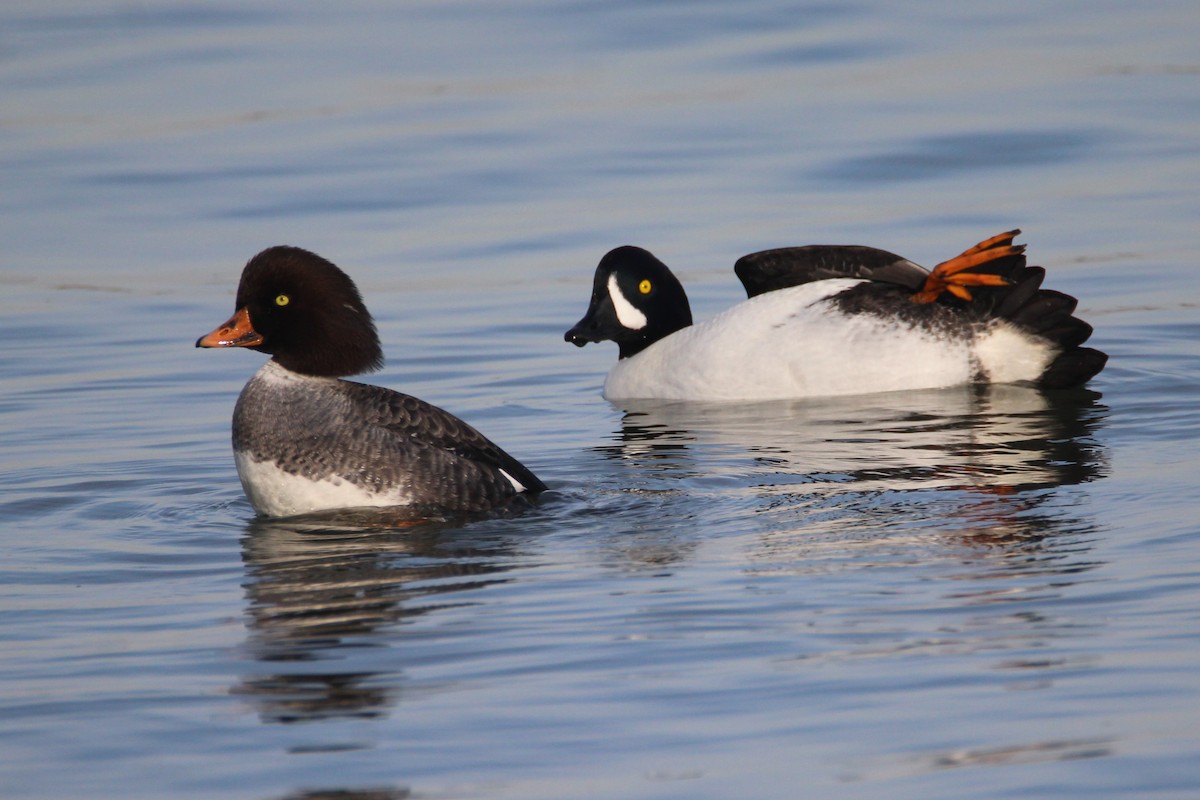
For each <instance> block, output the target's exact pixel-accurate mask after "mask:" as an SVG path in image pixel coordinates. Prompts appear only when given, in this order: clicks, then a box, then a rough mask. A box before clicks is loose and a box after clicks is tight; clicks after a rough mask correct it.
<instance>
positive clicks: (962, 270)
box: [912, 230, 1025, 303]
mask: <svg viewBox="0 0 1200 800" xmlns="http://www.w3.org/2000/svg"><path fill="white" fill-rule="evenodd" d="M1020 232H1021V231H1020V230H1011V231H1005V232H1004V233H998V234H996V235H995V236H993V237H991V238H990V239H984V240H983V241H982V242H980V243H979V244H977V245H974V246H973V247H969V248H967V249H966V250H964V251H962V252H961V253H959V254H958V255H956V256H955V257H954V258H951V259H949V260H947V261H943V262H942V263H940V264H938V265H937V266H936V267H934V268H933V271H932V272H930V273H929V277H928V278H926V279H925V285H924V286H922V287H921V290H920V291H919V292H917V293H916V294H914V295H913V296H912V299H913V302H914V303H932V302H933V301H934V300H937V299H938V298H939V297H941V296H942V292H949V293H950V294H952V295H954V296H955V297H957V298H959V299H960V300H965V301H967V302H970V301H971V299H972V298H971V291H970V290H969V289H968V288H967V287H968V286H1008V285H1009V283H1010V281H1009V280H1008V279H1007V278H1005V277H1003V276H1001V275H991V274H988V273H977V272H967V270H969V269H972V268H974V267H978V266H980V265H981V264H987V263H988V262H990V261H995V260H996V259H998V258H1005V257H1006V256H1015V255H1020V254H1021V253H1023V252H1025V245H1023V244H1013V243H1012V241H1013V239H1014V238H1015V237H1016V236H1017V234H1019V233H1020Z"/></svg>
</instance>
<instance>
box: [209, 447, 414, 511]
mask: <svg viewBox="0 0 1200 800" xmlns="http://www.w3.org/2000/svg"><path fill="white" fill-rule="evenodd" d="M233 458H234V463H235V464H236V465H237V471H238V477H239V478H241V480H242V489H244V490H245V492H246V498H247V499H248V500H249V501H250V505H252V506H254V510H255V511H257V512H258V513H260V514H265V515H266V516H268V517H290V516H293V515H295V514H308V513H310V512H313V511H326V510H329V509H335V508H359V507H367V506H371V507H382V506H403V505H409V504H410V503H411V502H412V500H411V499H410V498H408V497H406V496H405V495H404V493H403V492H401V491H394V492H391V493H383V494H380V493H376V492H371V491H368V490H366V489H363V488H361V487H359V486H355V485H354V484H352V483H349V482H347V481H344V480H341V479H332V480H313V479H312V478H306V477H304V476H302V475H294V474H292V473H290V472H287V471H285V470H282V469H280V468H279V467H278V466H276V465H275V464H274V463H272V462H270V461H255V460H254V459H253V458H251V457H250V456H249V455H247V454H245V453H238V452H235V453H234V454H233Z"/></svg>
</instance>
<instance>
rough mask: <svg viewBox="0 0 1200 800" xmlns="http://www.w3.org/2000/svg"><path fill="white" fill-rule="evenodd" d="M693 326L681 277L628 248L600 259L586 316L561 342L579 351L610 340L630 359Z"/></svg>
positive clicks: (646, 254)
mask: <svg viewBox="0 0 1200 800" xmlns="http://www.w3.org/2000/svg"><path fill="white" fill-rule="evenodd" d="M691 324H692V309H691V306H689V305H688V299H687V293H686V292H684V290H683V285H682V284H681V283H680V282H679V279H678V278H676V277H675V276H674V275H673V274H671V270H669V269H667V265H666V264H664V263H662V262H661V261H659V260H658V259H657V258H655V257H654V256H653V255H652V254H651V253H650V252H649V251H648V250H643V249H642V248H640V247H630V246H625V247H618V248H616V249H615V250H610V251H609V252H608V253H607V254H606V255H605V256H604V258H602V259H600V264H599V265H598V266H597V267H596V277H595V279H594V280H593V282H592V301H591V303H590V304H589V305H588V310H587V313H586V314H584V315H583V319H581V320H579V322H577V323H576V324H575V327H573V328H571V330H569V331H567V332H566V334H565V335H564V336H563V338H564V339H565V340H566V341H568V342H570V343H571V344H573V345H575V346H577V347H583V346H584V345H585V344H587V343H588V342H603V341H609V340H611V341H614V342H616V343H617V347H619V348H620V357H621V358H629V357H630V356H632V355H636V354H637V353H640V352H641V351H642V350H644V349H646V348H647V347H649V346H650V345H652V344H654V343H655V342H657V341H658V340H659V339H662V338H663V337H664V336H669V335H671V334H672V333H674V332H675V331H677V330H680V329H681V328H686V327H687V326H689V325H691Z"/></svg>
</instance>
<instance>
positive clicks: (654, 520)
mask: <svg viewBox="0 0 1200 800" xmlns="http://www.w3.org/2000/svg"><path fill="white" fill-rule="evenodd" d="M1198 26H1200V18H1197V17H1196V14H1195V13H1194V9H1193V8H1192V6H1191V5H1189V4H1186V3H1182V2H1176V3H1172V2H1156V3H1150V4H1142V5H1140V6H1137V7H1131V6H1129V5H1128V4H1119V3H1100V4H1097V3H1089V4H1080V3H1074V4H1072V3H1068V4H1059V5H1057V6H1054V7H1047V6H1045V4H1037V3H1017V4H1015V5H1013V4H1009V5H1006V6H1004V7H996V6H994V5H988V4H967V5H963V4H961V3H931V4H924V5H922V6H921V7H920V8H919V9H913V8H901V7H898V6H897V7H893V6H891V5H888V4H882V3H867V4H857V5H855V4H845V3H832V4H831V3H825V4H791V3H773V2H758V1H757V0H755V1H752V2H744V3H740V4H734V5H727V4H719V3H712V4H703V3H702V4H694V3H687V4H682V3H667V2H652V3H568V4H548V3H525V4H514V3H500V4H496V3H486V4H484V3H472V2H456V3H409V4H403V5H402V6H399V7H392V6H389V5H387V4H375V3H367V2H351V3H342V4H339V5H337V6H336V8H335V7H330V8H328V9H321V8H312V7H301V6H296V5H294V4H286V3H266V4H258V5H256V6H255V7H254V8H253V9H250V10H243V9H240V8H237V7H235V6H232V5H227V6H223V5H220V4H216V5H214V4H195V3H193V4H190V5H187V4H185V5H182V6H180V5H178V4H168V3H161V2H159V3H156V2H148V3H140V4H136V5H113V6H95V5H92V4H83V3H74V2H62V3H51V4H46V3H9V4H7V5H6V6H5V7H4V9H3V10H2V11H0V87H2V89H3V94H4V97H5V103H4V110H3V112H0V165H2V168H3V172H4V175H5V179H4V181H3V182H2V183H0V239H2V240H3V242H4V255H3V256H2V257H0V386H2V387H3V388H2V391H0V425H2V430H3V436H2V437H0V470H2V471H3V474H4V492H3V494H0V537H2V545H3V552H4V554H5V555H4V559H3V564H2V566H0V608H2V609H3V611H4V613H3V615H2V616H0V643H2V644H3V647H0V720H3V724H2V725H0V789H2V792H0V793H2V794H3V795H4V796H5V797H6V798H7V797H13V798H17V797H20V798H61V797H75V796H78V797H84V796H86V797H100V798H106V797H113V798H115V797H120V798H141V797H145V798H161V797H173V798H193V797H194V798H209V797H216V796H220V797H236V798H242V797H245V798H264V799H268V798H269V799H271V800H277V799H282V798H289V799H291V798H320V797H331V796H336V797H353V798H359V799H360V800H368V798H371V799H375V798H400V797H408V796H412V797H437V798H448V797H455V798H458V797H464V798H465V797H513V798H516V797H520V798H562V797H596V798H625V797H628V798H674V797H707V798H728V797H740V796H745V797H762V798H768V797H780V798H792V797H798V796H813V797H824V796H830V797H856V798H859V797H861V798H896V797H922V798H956V799H957V798H964V797H971V798H1009V797H1015V796H1020V797H1054V798H1076V797H1077V798H1089V799H1090V798H1096V797H1101V798H1103V797H1134V796H1136V797H1160V798H1168V797H1179V798H1185V797H1187V798H1190V797H1194V796H1195V795H1196V792H1197V791H1200V766H1197V765H1200V726H1198V725H1197V722H1196V720H1197V719H1198V718H1200V677H1197V676H1200V671H1198V670H1197V668H1196V666H1197V663H1198V662H1200V639H1198V638H1197V636H1196V632H1197V630H1198V629H1200V628H1198V624H1197V623H1198V622H1200V613H1198V612H1197V610H1196V609H1197V602H1196V598H1197V594H1196V586H1197V581H1198V578H1200V556H1198V552H1197V548H1198V544H1200V543H1198V536H1197V533H1198V525H1197V522H1196V519H1197V516H1198V513H1197V512H1198V505H1197V500H1196V497H1195V486H1196V479H1195V476H1196V475H1197V474H1200V463H1198V460H1197V448H1196V440H1197V432H1198V430H1200V412H1198V411H1197V405H1196V401H1195V398H1196V390H1197V387H1198V383H1200V363H1198V355H1200V351H1198V350H1197V345H1196V342H1197V341H1198V339H1200V325H1198V324H1197V317H1196V313H1197V304H1198V302H1200V280H1198V278H1197V273H1196V271H1195V269H1194V263H1193V262H1194V253H1195V252H1197V242H1196V226H1195V219H1196V210H1197V207H1196V200H1195V187H1196V186H1197V185H1198V183H1200V180H1198V179H1200V175H1198V172H1200V169H1198V165H1200V159H1198V158H1197V156H1198V155H1200V147H1198V145H1197V141H1200V139H1198V138H1197V137H1198V134H1200V105H1198V104H1197V102H1196V97H1197V92H1196V89H1197V76H1198V75H1200V64H1198V63H1197V61H1196V58H1195V45H1194V43H1195V41H1196V38H1197V34H1198V33H1200V31H1198ZM1013 227H1021V228H1023V229H1024V230H1025V234H1024V236H1023V241H1026V242H1028V243H1029V245H1030V251H1029V252H1030V255H1031V258H1032V260H1033V261H1034V262H1035V263H1041V264H1044V265H1046V266H1047V268H1048V269H1049V272H1050V278H1049V281H1048V284H1049V285H1051V286H1052V287H1053V288H1056V289H1060V290H1063V291H1066V292H1069V293H1071V294H1074V295H1075V296H1077V297H1079V298H1080V299H1081V304H1080V314H1081V315H1082V316H1083V317H1084V318H1086V319H1088V320H1089V321H1090V322H1092V323H1093V324H1094V325H1095V327H1096V334H1095V336H1094V338H1093V343H1094V344H1095V345H1096V346H1098V347H1100V348H1101V349H1104V350H1105V351H1107V352H1108V353H1110V354H1111V356H1112V360H1111V362H1110V365H1109V367H1108V368H1107V369H1106V370H1105V371H1104V372H1103V373H1102V374H1101V375H1100V376H1099V377H1098V378H1097V379H1096V380H1095V381H1094V382H1093V384H1092V385H1091V387H1090V389H1089V390H1088V391H1080V392H1072V393H1067V394H1064V395H1058V396H1047V395H1043V394H1040V393H1038V392H1035V391H1032V390H1029V389H1025V388H1020V387H993V388H991V389H987V390H976V389H953V390H945V391H931V392H914V393H905V394H888V395H877V396H866V397H860V398H839V399H837V400H836V401H822V400H813V401H808V402H787V403H767V404H749V405H739V406H712V405H704V404H699V405H696V404H670V403H666V404H664V403H629V404H625V405H620V406H617V405H613V404H609V403H607V402H605V401H604V400H603V399H601V397H600V396H599V389H600V385H601V383H602V380H603V375H604V372H605V371H606V370H607V369H608V367H609V366H610V365H611V363H612V361H613V360H614V359H615V351H614V348H611V347H605V346H600V347H590V348H587V349H585V350H576V349H575V348H573V347H570V346H569V345H567V344H565V343H564V342H563V341H562V332H563V331H564V330H565V329H566V328H567V327H569V326H570V324H572V323H573V322H574V321H575V320H576V319H578V317H579V316H580V314H582V312H583V310H584V307H585V306H586V301H587V294H588V292H589V291H590V284H591V271H592V269H593V267H594V265H595V263H596V261H597V260H598V259H599V258H600V256H601V255H603V253H604V252H605V251H606V250H607V249H609V248H610V247H613V246H616V245H619V244H627V243H628V244H639V245H642V246H645V247H648V248H650V249H652V250H653V251H654V252H655V253H656V254H657V255H659V256H660V257H661V258H663V260H665V261H666V262H667V263H668V264H670V265H672V267H674V268H675V269H676V270H677V271H678V273H679V274H680V276H681V278H682V279H683V281H684V282H685V284H686V285H687V287H688V290H689V293H690V295H691V297H692V302H693V306H694V309H695V312H696V316H697V317H698V318H705V317H708V316H711V315H712V314H714V313H716V312H717V311H718V310H720V309H722V308H724V307H726V306H727V305H729V304H731V303H733V302H736V301H737V299H738V285H737V282H736V280H735V279H734V277H733V275H732V264H733V261H734V260H735V259H736V258H737V257H738V256H739V255H742V254H743V253H746V252H750V251H752V250H756V249H762V248H766V247H775V246H782V245H790V244H803V243H818V242H842V243H859V244H870V245H875V246H879V247H883V248H886V249H889V250H893V251H895V252H899V253H902V254H904V255H906V256H908V257H910V258H912V259H914V260H916V261H919V262H922V263H926V264H932V263H936V262H937V261H940V260H942V259H943V258H945V257H947V256H948V255H952V254H954V253H957V252H959V251H960V250H962V249H963V248H964V247H966V246H967V245H969V244H971V243H973V242H975V241H977V240H979V239H981V238H983V237H985V236H987V235H990V234H992V233H995V232H998V231H1001V230H1005V229H1008V228H1013ZM279 243H290V244H296V245H300V246H304V247H308V248H311V249H314V250H316V251H318V252H320V253H322V254H323V255H326V256H327V257H329V258H331V259H333V260H334V261H336V262H338V263H339V264H341V265H342V266H343V267H344V268H346V269H347V270H348V271H349V272H350V273H351V274H352V275H353V276H354V277H355V279H356V280H357V281H358V283H359V286H360V288H361V289H362V290H363V292H364V295H365V297H366V300H367V303H368V305H369V307H370V308H371V309H372V310H373V312H374V313H375V315H376V317H377V319H378V322H379V327H380V331H381V334H382V338H383V341H384V347H385V350H386V352H387V354H388V358H389V360H388V364H387V366H386V367H385V368H384V370H383V371H382V372H380V373H379V374H377V375H374V376H371V378H370V380H372V381H373V382H378V383H382V384H385V385H388V386H392V387H395V388H397V389H400V390H402V391H407V392H410V393H412V394H416V395H418V396H420V397H422V398H425V399H427V400H429V401H431V402H434V403H437V404H438V405H441V406H443V407H446V408H448V409H450V410H452V411H454V412H455V413H457V414H459V415H461V416H463V417H464V418H466V419H468V420H469V421H471V422H472V423H474V424H476V425H477V426H478V427H480V428H481V429H482V430H484V431H485V432H487V433H488V434H489V435H490V436H492V437H493V438H494V439H496V440H497V441H498V442H499V443H501V444H502V445H503V446H504V447H505V448H506V449H508V450H509V451H510V452H512V453H513V454H514V455H517V456H518V457H520V458H521V459H522V460H523V461H525V462H526V463H527V464H529V465H530V466H531V467H532V468H533V469H534V470H535V471H536V472H538V474H539V475H540V476H541V477H543V478H544V479H545V480H546V481H547V482H548V483H549V484H550V485H551V487H552V491H551V492H549V493H548V494H547V495H546V497H545V498H544V499H543V501H542V502H541V503H539V504H538V506H537V507H535V508H533V509H532V510H530V511H529V512H527V513H523V514H517V515H512V516H507V517H503V518H496V519H482V520H444V521H436V522H428V523H423V524H417V525H405V526H398V525H394V524H387V522H386V521H381V520H378V519H363V518H360V517H356V516H354V515H343V516H341V517H338V518H333V519H308V520H293V521H267V520H258V519H255V517H254V515H253V512H252V510H251V509H250V507H249V505H248V504H247V503H246V501H245V499H244V497H243V496H242V494H241V490H240V487H239V485H238V481H237V478H236V474H235V472H234V469H233V464H232V459H231V456H230V452H229V430H228V428H229V418H230V414H231V411H232V406H233V401H234V398H235V397H236V394H237V392H238V390H239V388H240V386H241V385H242V383H244V381H245V380H246V379H247V378H248V377H249V375H250V374H251V373H252V372H253V371H254V370H255V369H257V367H258V366H259V365H260V364H261V362H262V356H261V355H259V354H256V353H250V352H241V351H238V352H210V351H197V350H195V349H193V348H192V343H193V342H194V341H195V339H196V337H197V336H198V335H200V334H202V333H204V332H206V331H208V330H210V329H211V328H212V327H213V326H215V325H216V324H217V323H219V322H221V321H223V320H224V319H226V318H227V317H228V315H229V313H230V311H231V310H232V304H233V292H234V289H235V285H236V280H237V276H238V274H239V272H240V269H241V266H242V264H244V263H245V261H246V260H247V259H248V258H249V257H250V256H251V255H253V254H254V253H255V252H257V251H258V250H260V249H262V248H264V247H266V246H269V245H272V244H279Z"/></svg>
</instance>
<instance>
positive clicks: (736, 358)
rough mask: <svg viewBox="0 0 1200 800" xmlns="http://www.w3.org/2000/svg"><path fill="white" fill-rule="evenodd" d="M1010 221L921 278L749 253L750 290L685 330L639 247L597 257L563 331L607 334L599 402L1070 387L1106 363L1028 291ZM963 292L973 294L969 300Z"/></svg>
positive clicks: (658, 270)
mask: <svg viewBox="0 0 1200 800" xmlns="http://www.w3.org/2000/svg"><path fill="white" fill-rule="evenodd" d="M1019 233H1020V231H1018V230H1013V231H1008V232H1006V233H1002V234H999V235H997V236H993V237H992V238H990V239H987V240H985V241H982V242H980V243H979V244H977V245H975V246H974V247H972V248H970V249H968V250H966V251H965V252H963V253H962V254H960V255H958V256H955V257H954V258H952V259H950V260H948V261H945V262H943V263H941V264H939V265H937V266H936V267H935V268H934V269H933V270H932V271H929V270H926V269H925V268H923V267H920V266H918V265H917V264H914V263H913V262H911V261H909V260H907V259H905V258H901V257H900V256H897V255H895V254H894V253H888V252H886V251H883V250H876V249H875V248H871V247H859V246H837V245H814V246H809V247H786V248H780V249H776V250H764V251H762V252H758V253H751V254H750V255H747V256H743V257H742V258H740V259H738V261H737V263H736V264H735V265H734V271H735V272H736V273H737V276H738V278H739V279H741V281H742V284H743V285H744V286H745V288H746V293H747V295H748V296H749V299H748V300H746V301H744V302H742V303H739V304H738V305H736V306H734V307H733V308H730V309H728V310H727V311H725V312H723V313H721V314H719V315H717V316H716V317H714V318H713V319H711V320H708V321H707V322H703V323H700V324H698V325H693V324H692V313H691V310H690V308H689V307H688V300H687V295H686V294H685V293H684V291H683V286H682V285H680V283H679V281H678V279H676V277H675V276H674V275H672V274H671V271H670V270H669V269H667V267H666V265H665V264H663V263H662V262H661V261H659V260H658V259H657V258H655V257H654V256H653V255H651V254H650V253H649V252H648V251H646V250H643V249H641V248H639V247H628V246H627V247H618V248H616V249H615V250H612V251H610V252H609V253H608V254H607V255H605V256H604V258H602V259H601V260H600V264H599V266H597V267H596V277H595V280H594V282H593V285H592V299H591V304H590V305H589V306H588V310H587V314H585V315H584V317H583V319H581V320H580V321H579V322H578V323H577V324H576V325H575V326H574V327H573V328H571V329H570V330H569V331H567V333H566V335H565V337H564V338H565V339H566V341H568V342H571V343H573V344H575V345H577V346H579V347H583V346H584V345H585V344H587V343H588V342H600V341H604V340H609V339H611V340H612V341H614V342H616V343H617V346H618V347H619V348H620V353H619V360H618V361H617V364H616V366H614V367H613V368H612V370H611V371H610V372H609V373H608V378H607V379H606V380H605V381H604V396H605V397H606V398H608V399H610V400H613V399H620V398H657V399H666V400H714V401H723V400H766V399H778V398H798V397H813V396H832V395H845V394H859V393H866V392H885V391H896V390H901V389H924V388H936V387H942V386H954V385H959V384H968V383H1016V382H1027V383H1032V384H1034V385H1036V386H1040V387H1042V388H1045V389H1060V388H1068V387H1072V386H1079V385H1082V384H1083V383H1086V382H1087V381H1088V380H1089V379H1090V378H1091V377H1092V376H1093V375H1095V374H1096V373H1098V372H1099V371H1100V370H1101V369H1103V367H1104V364H1105V362H1106V361H1107V360H1108V356H1106V355H1105V354H1104V353H1101V352H1100V351H1098V350H1093V349H1091V348H1088V347H1081V346H1080V345H1082V344H1083V343H1084V342H1085V341H1087V339H1088V337H1089V336H1091V333H1092V328H1091V326H1090V325H1088V324H1087V323H1086V322H1084V321H1082V320H1080V319H1077V318H1076V317H1074V316H1072V314H1073V313H1074V311H1075V305H1076V302H1077V301H1076V300H1075V298H1073V297H1070V296H1068V295H1065V294H1063V293H1061V292H1056V291H1052V290H1047V289H1042V288H1041V284H1042V279H1043V278H1044V277H1045V274H1046V272H1045V270H1044V269H1042V268H1041V267H1029V266H1026V265H1025V256H1024V250H1025V246H1024V245H1014V244H1013V239H1014V237H1016V235H1017V234H1019ZM972 292H975V294H974V295H973V294H972Z"/></svg>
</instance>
